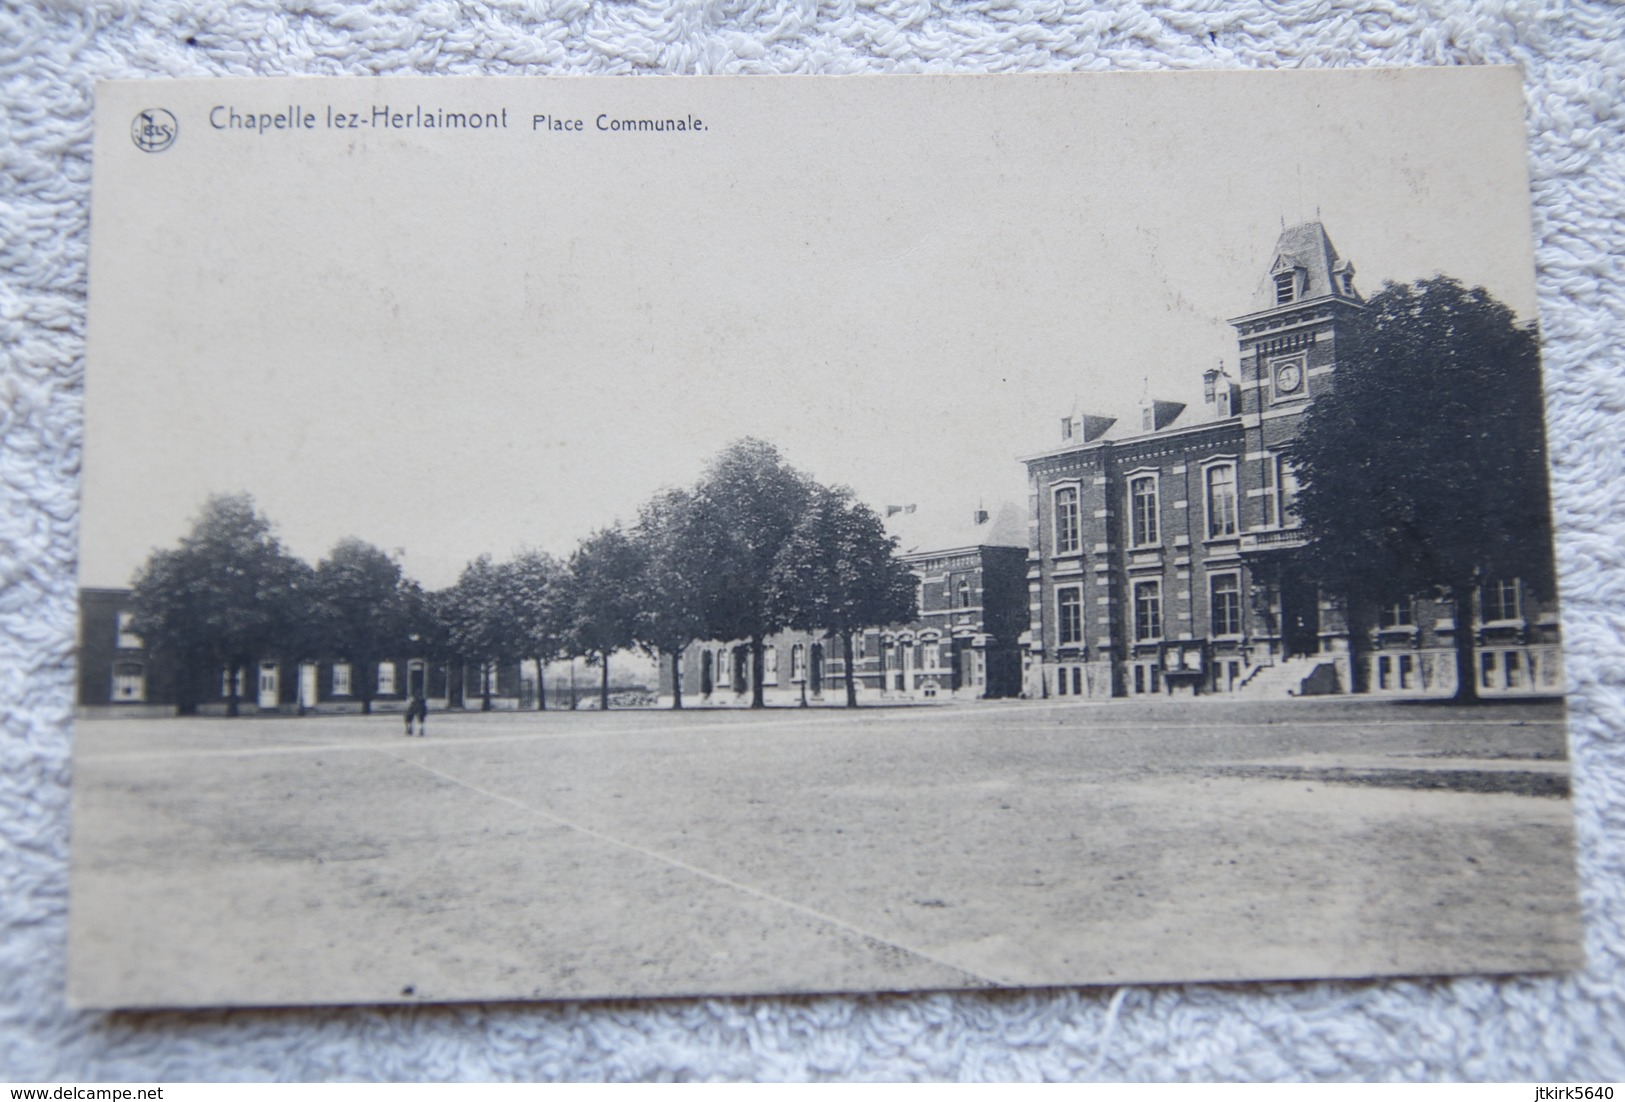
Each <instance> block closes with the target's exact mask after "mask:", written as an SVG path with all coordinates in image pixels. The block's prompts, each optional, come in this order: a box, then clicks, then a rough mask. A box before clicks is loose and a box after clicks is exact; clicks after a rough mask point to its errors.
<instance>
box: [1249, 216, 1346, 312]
mask: <svg viewBox="0 0 1625 1102" xmlns="http://www.w3.org/2000/svg"><path fill="white" fill-rule="evenodd" d="M1285 272H1296V273H1297V281H1296V285H1295V289H1294V295H1293V298H1292V301H1294V302H1306V301H1309V300H1311V299H1317V298H1326V297H1333V298H1341V299H1347V300H1350V301H1352V302H1360V301H1363V300H1362V299H1361V298H1360V292H1359V291H1357V290H1355V289H1354V265H1353V264H1350V263H1349V262H1348V261H1347V260H1343V259H1342V258H1340V257H1339V256H1338V255H1337V248H1336V247H1335V246H1334V245H1333V244H1332V240H1331V238H1330V237H1327V236H1326V228H1325V227H1324V226H1323V225H1321V224H1320V222H1319V221H1314V222H1300V223H1299V224H1297V225H1296V226H1288V227H1287V228H1286V229H1284V230H1282V231H1281V236H1280V238H1279V239H1278V240H1277V241H1276V242H1275V252H1274V253H1273V254H1272V255H1271V257H1270V264H1269V269H1268V270H1267V271H1266V272H1265V273H1264V278H1263V279H1262V280H1261V281H1260V282H1259V284H1258V291H1257V292H1256V293H1255V294H1254V295H1253V301H1252V304H1251V310H1250V311H1249V312H1257V311H1259V310H1269V309H1272V308H1274V307H1275V306H1278V305H1281V301H1280V298H1279V295H1278V284H1277V279H1276V277H1277V276H1279V275H1281V274H1282V273H1285Z"/></svg>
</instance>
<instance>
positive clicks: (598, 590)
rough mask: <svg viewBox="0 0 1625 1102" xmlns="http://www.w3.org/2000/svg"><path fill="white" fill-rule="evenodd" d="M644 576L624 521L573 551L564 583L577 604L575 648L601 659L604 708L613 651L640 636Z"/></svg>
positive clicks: (573, 606)
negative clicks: (639, 626)
mask: <svg viewBox="0 0 1625 1102" xmlns="http://www.w3.org/2000/svg"><path fill="white" fill-rule="evenodd" d="M643 576H644V568H643V562H642V556H641V555H640V554H639V551H638V547H637V545H636V544H635V543H633V541H632V540H631V539H630V538H629V537H628V536H627V535H626V533H625V532H623V531H621V529H620V528H619V527H618V526H617V527H614V528H604V529H601V530H599V531H597V532H594V533H593V534H592V535H591V536H588V537H587V538H586V539H585V540H582V541H581V545H580V546H579V547H577V548H576V550H575V553H574V554H572V555H571V556H570V570H569V580H568V582H567V583H565V586H564V587H563V590H564V592H565V593H566V594H567V595H568V597H567V600H568V602H569V607H570V609H571V616H570V632H569V639H570V643H569V649H570V651H571V653H572V654H581V655H585V656H587V658H588V660H589V661H590V662H596V663H597V664H598V666H599V669H600V670H601V672H602V682H601V689H600V694H599V706H600V708H602V709H603V710H604V711H608V710H609V656H610V655H611V654H613V653H614V652H615V651H618V650H621V649H623V648H625V647H630V646H632V644H633V643H634V642H635V641H636V639H637V623H638V615H639V610H640V609H641V607H642V599H643V593H642V592H641V590H640V585H641V582H642V579H643Z"/></svg>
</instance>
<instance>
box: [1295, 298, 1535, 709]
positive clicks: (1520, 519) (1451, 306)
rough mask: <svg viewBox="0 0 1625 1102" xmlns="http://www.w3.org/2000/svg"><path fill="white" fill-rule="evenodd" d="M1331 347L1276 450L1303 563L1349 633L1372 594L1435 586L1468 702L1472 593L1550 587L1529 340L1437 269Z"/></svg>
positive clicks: (1491, 304) (1502, 312)
mask: <svg viewBox="0 0 1625 1102" xmlns="http://www.w3.org/2000/svg"><path fill="white" fill-rule="evenodd" d="M1340 342H1341V347H1340V348H1339V356H1338V368H1337V373H1336V376H1335V380H1336V385H1335V388H1334V389H1333V390H1332V392H1331V393H1330V394H1328V395H1326V396H1324V397H1320V398H1317V399H1316V401H1315V402H1314V404H1313V405H1311V406H1310V407H1309V410H1308V413H1307V414H1306V416H1305V419H1304V425H1303V429H1302V432H1301V435H1300V437H1299V439H1298V440H1297V442H1296V443H1295V444H1294V445H1293V446H1292V447H1291V448H1290V450H1289V452H1288V459H1289V460H1290V461H1291V462H1292V463H1293V465H1294V467H1295V468H1296V471H1297V474H1298V477H1299V480H1300V482H1301V490H1300V493H1299V495H1298V499H1297V503H1296V509H1297V513H1298V516H1299V517H1300V518H1302V520H1303V523H1304V527H1305V529H1306V530H1307V532H1308V534H1309V544H1308V546H1307V548H1306V549H1305V553H1304V555H1305V561H1306V563H1307V565H1308V566H1309V567H1310V568H1311V570H1312V572H1313V573H1314V574H1315V575H1316V577H1317V579H1318V580H1320V581H1321V582H1322V584H1324V585H1326V586H1327V587H1328V588H1331V589H1334V590H1336V591H1341V592H1342V593H1343V594H1344V602H1345V604H1346V606H1347V607H1348V609H1349V610H1350V620H1351V624H1350V634H1351V638H1352V637H1353V636H1354V635H1356V634H1363V629H1362V630H1359V631H1357V630H1356V628H1357V627H1361V626H1362V625H1365V624H1368V623H1369V618H1368V617H1367V616H1366V614H1365V611H1364V610H1369V609H1370V608H1372V607H1374V605H1375V604H1377V603H1380V602H1381V601H1382V600H1384V599H1385V598H1386V599H1392V598H1393V595H1395V594H1398V593H1412V592H1418V591H1421V590H1425V589H1427V588H1430V587H1437V588H1439V589H1441V590H1443V591H1446V592H1448V594H1449V597H1450V600H1451V602H1452V604H1453V606H1454V616H1455V631H1454V636H1455V643H1456V686H1457V688H1456V699H1457V701H1460V702H1466V701H1471V700H1474V699H1476V697H1477V689H1476V680H1475V674H1474V661H1473V651H1474V638H1473V628H1472V625H1473V594H1474V592H1475V591H1476V590H1477V588H1478V587H1479V585H1480V584H1482V583H1483V582H1485V581H1486V580H1489V579H1492V578H1512V577H1518V578H1521V579H1522V580H1523V581H1524V582H1525V584H1527V585H1529V586H1531V587H1532V588H1534V589H1536V590H1537V591H1540V592H1545V593H1547V594H1550V593H1551V592H1552V587H1553V585H1554V569H1553V562H1552V547H1551V505H1550V500H1549V496H1548V489H1547V481H1546V441H1545V429H1544V423H1543V421H1542V411H1543V408H1544V405H1543V399H1542V395H1541V385H1540V354H1539V348H1538V340H1537V334H1536V332H1535V329H1534V328H1533V327H1532V326H1523V325H1519V324H1518V323H1517V321H1516V319H1515V318H1514V316H1513V314H1512V312H1511V310H1509V309H1508V308H1507V307H1506V306H1504V305H1502V304H1501V303H1499V302H1497V301H1496V300H1495V299H1494V298H1493V297H1491V296H1490V294H1489V293H1488V292H1487V291H1485V290H1484V289H1483V288H1482V287H1479V288H1474V289H1472V290H1468V289H1466V288H1465V287H1463V286H1462V285H1461V284H1460V283H1459V282H1457V281H1456V280H1454V279H1451V278H1449V277H1444V276H1440V277H1436V278H1433V279H1425V280H1421V281H1419V282H1417V283H1415V284H1410V285H1403V284H1394V283H1389V284H1385V285H1384V287H1383V289H1382V291H1381V292H1379V293H1378V294H1377V295H1375V296H1374V297H1373V298H1372V299H1371V300H1370V302H1368V303H1367V304H1366V308H1365V310H1364V311H1362V312H1361V314H1360V315H1359V317H1358V318H1357V320H1356V321H1355V323H1354V325H1353V327H1352V331H1350V332H1349V333H1348V334H1346V336H1344V337H1340Z"/></svg>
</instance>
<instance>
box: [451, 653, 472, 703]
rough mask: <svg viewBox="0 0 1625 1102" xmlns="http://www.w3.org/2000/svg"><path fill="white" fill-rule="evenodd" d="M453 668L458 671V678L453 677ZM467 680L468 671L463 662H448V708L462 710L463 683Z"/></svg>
mask: <svg viewBox="0 0 1625 1102" xmlns="http://www.w3.org/2000/svg"><path fill="white" fill-rule="evenodd" d="M453 668H455V669H456V670H457V676H456V677H452V676H451V671H452V669H453ZM467 679H468V671H467V669H466V668H465V666H464V664H463V663H461V662H447V663H446V707H447V708H448V709H451V708H462V707H463V706H464V705H463V682H464V681H466V680H467Z"/></svg>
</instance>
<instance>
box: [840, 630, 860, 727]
mask: <svg viewBox="0 0 1625 1102" xmlns="http://www.w3.org/2000/svg"><path fill="white" fill-rule="evenodd" d="M841 653H842V655H843V656H844V657H845V658H846V706H847V707H848V708H856V707H857V706H858V685H857V682H856V681H855V680H853V679H854V678H855V677H856V676H857V670H856V669H854V668H853V662H852V633H851V632H850V631H843V632H841Z"/></svg>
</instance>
